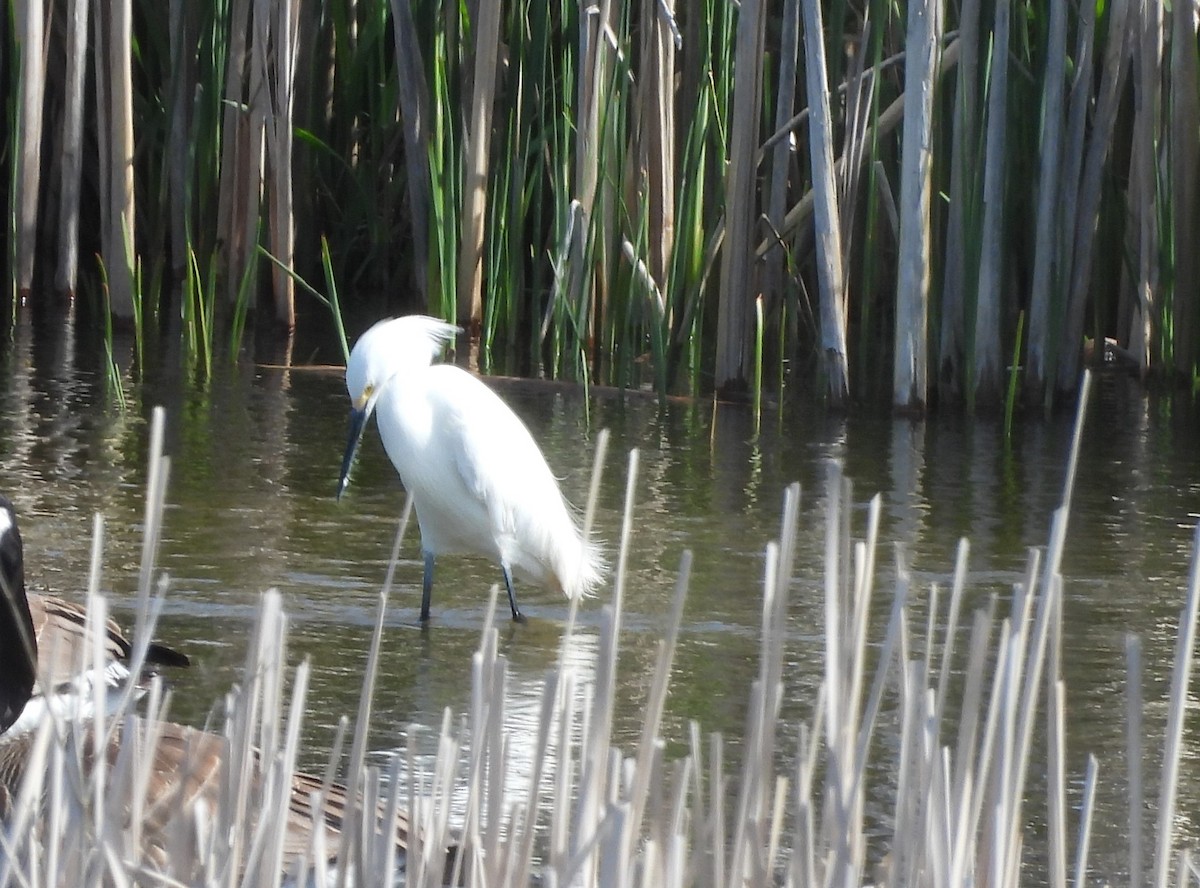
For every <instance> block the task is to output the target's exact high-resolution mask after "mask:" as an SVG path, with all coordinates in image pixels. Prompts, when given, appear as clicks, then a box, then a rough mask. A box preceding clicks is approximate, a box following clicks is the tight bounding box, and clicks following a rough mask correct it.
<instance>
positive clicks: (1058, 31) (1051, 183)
mask: <svg viewBox="0 0 1200 888" xmlns="http://www.w3.org/2000/svg"><path fill="white" fill-rule="evenodd" d="M1066 65H1067V10H1066V5H1065V4H1062V3H1054V4H1051V6H1050V25H1049V31H1048V33H1047V37H1046V76H1045V91H1044V94H1043V99H1042V134H1041V140H1040V161H1039V165H1038V197H1037V221H1036V223H1035V224H1036V226H1037V236H1036V237H1035V239H1034V257H1033V280H1032V282H1031V284H1030V292H1029V347H1028V349H1027V350H1026V355H1027V357H1026V361H1025V390H1026V392H1028V393H1029V395H1030V396H1031V397H1035V398H1037V399H1039V400H1040V399H1042V398H1043V397H1044V395H1045V386H1046V380H1047V379H1050V378H1051V377H1052V373H1051V369H1050V363H1049V362H1050V349H1051V342H1052V338H1053V331H1052V330H1051V326H1050V325H1051V318H1052V317H1053V315H1052V313H1051V310H1050V301H1051V298H1052V290H1053V289H1057V288H1056V287H1055V283H1056V282H1055V279H1054V274H1055V271H1056V270H1057V267H1058V262H1057V260H1058V257H1060V256H1061V255H1062V246H1063V245H1062V240H1061V237H1060V232H1061V229H1060V228H1059V225H1058V223H1059V222H1060V219H1061V217H1060V213H1061V201H1062V195H1063V191H1064V190H1065V188H1064V184H1063V180H1062V151H1063V148H1062V139H1063V118H1064V113H1063V112H1064V106H1065V103H1064V87H1065V84H1066V76H1067V70H1066Z"/></svg>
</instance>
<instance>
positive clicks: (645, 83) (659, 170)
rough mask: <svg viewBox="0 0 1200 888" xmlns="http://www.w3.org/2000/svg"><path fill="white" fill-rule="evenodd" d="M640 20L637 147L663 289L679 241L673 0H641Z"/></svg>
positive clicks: (653, 266) (653, 264) (655, 267)
mask: <svg viewBox="0 0 1200 888" xmlns="http://www.w3.org/2000/svg"><path fill="white" fill-rule="evenodd" d="M642 20H643V21H644V22H649V23H650V25H649V26H648V27H647V28H646V29H645V31H644V32H643V37H642V63H641V71H642V90H641V95H640V105H641V137H640V139H639V148H640V153H641V155H642V169H643V170H644V174H645V184H644V187H645V189H646V204H647V209H648V211H649V215H648V220H647V221H648V224H649V230H648V231H647V235H648V238H647V242H648V247H649V250H648V252H649V265H650V274H651V276H652V277H653V279H654V280H655V282H656V284H657V288H658V289H659V290H660V291H665V289H666V287H667V283H668V278H667V272H668V269H669V268H670V261H671V251H672V249H673V248H674V245H675V170H676V162H675V51H676V37H677V34H678V30H677V26H676V24H675V0H643V3H642ZM668 300H669V294H668Z"/></svg>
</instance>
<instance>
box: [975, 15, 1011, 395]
mask: <svg viewBox="0 0 1200 888" xmlns="http://www.w3.org/2000/svg"><path fill="white" fill-rule="evenodd" d="M1011 11H1012V3H1011V0H1001V2H999V3H997V4H996V21H995V25H994V30H993V37H992V55H991V64H990V66H989V70H990V78H989V83H988V100H987V146H986V148H985V156H984V173H983V229H982V233H981V236H980V252H979V289H978V292H977V294H976V297H975V337H974V341H975V366H974V380H973V389H974V400H973V403H975V404H977V405H979V406H995V405H996V404H998V403H999V401H1000V395H1001V391H1002V384H1003V376H1004V358H1003V357H1002V355H1001V354H1000V300H1001V292H1000V291H1001V280H1002V278H1003V276H1004V237H1003V221H1004V183H1005V178H1006V172H1005V153H1006V151H1005V145H1006V142H1007V127H1008V41H1009V30H1010V29H1009V19H1010V15H1011Z"/></svg>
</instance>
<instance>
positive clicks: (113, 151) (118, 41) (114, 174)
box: [97, 0, 138, 320]
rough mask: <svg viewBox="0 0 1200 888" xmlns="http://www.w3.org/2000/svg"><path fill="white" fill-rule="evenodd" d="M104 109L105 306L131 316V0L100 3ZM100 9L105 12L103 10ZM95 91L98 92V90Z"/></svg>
mask: <svg viewBox="0 0 1200 888" xmlns="http://www.w3.org/2000/svg"><path fill="white" fill-rule="evenodd" d="M102 10H103V12H101V15H100V16H99V18H100V19H101V20H102V21H103V25H104V26H106V28H105V30H104V32H103V33H104V38H105V40H106V42H105V53H106V56H105V62H106V70H105V71H104V72H103V75H104V78H105V81H106V90H105V98H106V99H107V108H106V109H105V112H106V113H104V114H98V115H97V118H98V119H99V120H104V121H105V122H106V123H107V127H106V128H104V129H101V135H100V140H101V141H103V142H105V147H106V150H107V152H108V181H107V186H108V192H107V194H103V195H102V196H101V214H102V216H103V217H104V222H103V226H104V229H105V232H106V233H105V237H104V242H105V249H106V252H105V256H104V261H105V266H106V268H107V271H108V295H109V308H110V310H111V311H112V314H113V316H114V317H117V318H121V319H124V320H130V319H132V318H133V314H134V308H133V300H134V299H135V298H138V296H137V294H135V293H134V291H133V290H134V282H133V273H134V263H135V261H136V260H135V259H134V249H135V247H134V245H135V244H136V242H137V241H136V231H137V229H136V227H135V203H134V194H133V159H134V158H133V154H134V144H133V67H132V66H133V6H132V0H114V2H113V3H111V4H108V5H105V6H103V7H102ZM104 13H107V15H105V14H104ZM98 95H99V93H98Z"/></svg>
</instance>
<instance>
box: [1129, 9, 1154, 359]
mask: <svg viewBox="0 0 1200 888" xmlns="http://www.w3.org/2000/svg"><path fill="white" fill-rule="evenodd" d="M1134 39H1135V43H1134V58H1135V60H1136V62H1135V63H1136V65H1137V67H1136V75H1135V79H1134V90H1133V95H1134V119H1133V150H1132V153H1131V157H1130V160H1129V165H1130V185H1131V188H1130V192H1131V195H1130V197H1131V203H1132V206H1133V208H1134V218H1135V221H1136V228H1135V232H1134V237H1135V238H1136V245H1135V246H1134V248H1133V251H1134V254H1135V256H1136V257H1137V261H1136V265H1135V268H1136V271H1135V274H1136V281H1135V284H1134V290H1133V293H1132V294H1126V293H1123V294H1122V296H1123V297H1127V298H1130V299H1131V305H1130V310H1129V312H1128V318H1129V326H1128V334H1127V335H1126V337H1125V341H1126V342H1127V343H1128V349H1129V351H1130V352H1131V353H1132V354H1133V356H1134V358H1135V359H1136V360H1137V363H1138V369H1139V370H1140V371H1141V373H1142V375H1143V376H1145V374H1146V373H1147V371H1149V369H1150V365H1151V364H1152V363H1157V361H1158V359H1159V357H1160V356H1159V355H1156V354H1154V353H1153V351H1154V349H1155V348H1156V347H1157V346H1158V342H1156V341H1155V335H1154V330H1155V327H1157V325H1158V321H1159V318H1158V317H1156V315H1157V314H1158V313H1159V312H1158V309H1157V308H1156V305H1157V303H1158V299H1159V293H1158V269H1159V255H1158V254H1159V249H1160V248H1159V231H1158V214H1159V212H1160V203H1161V201H1160V200H1159V188H1158V172H1159V163H1160V159H1159V157H1158V147H1159V144H1160V143H1161V142H1162V141H1163V136H1164V133H1163V132H1162V112H1161V104H1162V96H1161V93H1162V56H1163V45H1162V42H1163V6H1162V4H1161V3H1158V2H1153V3H1146V2H1143V3H1141V4H1140V14H1139V16H1138V27H1137V34H1136V35H1135V38H1134Z"/></svg>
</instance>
